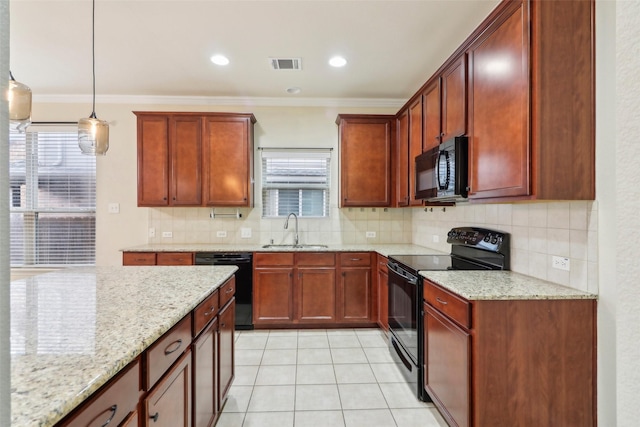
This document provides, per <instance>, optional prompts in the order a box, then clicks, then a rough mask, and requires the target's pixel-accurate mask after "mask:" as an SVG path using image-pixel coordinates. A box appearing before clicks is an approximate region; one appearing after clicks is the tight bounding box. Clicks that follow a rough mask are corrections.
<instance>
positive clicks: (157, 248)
mask: <svg viewBox="0 0 640 427" xmlns="http://www.w3.org/2000/svg"><path fill="white" fill-rule="evenodd" d="M318 244H322V242H319V243H318ZM122 251H123V252H302V251H307V252H377V253H379V254H380V255H384V256H389V255H431V254H434V255H437V254H443V252H441V251H438V250H436V249H431V248H427V247H424V246H419V245H412V244H406V245H405V244H386V245H385V244H370V245H355V244H354V245H348V244H346V245H328V246H327V247H326V248H317V247H314V248H295V249H290V248H264V247H262V245H214V244H206V243H202V244H199V243H174V244H164V245H163V244H148V245H140V246H133V247H129V248H124V249H122Z"/></svg>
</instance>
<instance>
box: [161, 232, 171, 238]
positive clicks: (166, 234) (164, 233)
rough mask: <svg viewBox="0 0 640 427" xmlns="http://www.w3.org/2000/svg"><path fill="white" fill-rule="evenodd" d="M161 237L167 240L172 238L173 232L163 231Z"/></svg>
mask: <svg viewBox="0 0 640 427" xmlns="http://www.w3.org/2000/svg"><path fill="white" fill-rule="evenodd" d="M162 237H167V238H169V239H171V238H173V232H172V231H163V232H162Z"/></svg>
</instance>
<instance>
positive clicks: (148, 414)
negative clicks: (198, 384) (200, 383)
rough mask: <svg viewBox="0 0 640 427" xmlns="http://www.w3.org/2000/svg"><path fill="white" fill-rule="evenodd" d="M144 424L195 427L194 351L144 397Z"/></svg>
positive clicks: (157, 426) (149, 425) (161, 426)
mask: <svg viewBox="0 0 640 427" xmlns="http://www.w3.org/2000/svg"><path fill="white" fill-rule="evenodd" d="M144 408H145V412H144V414H145V417H144V422H143V426H144V427H191V351H187V352H186V353H185V354H183V355H182V357H181V358H180V359H179V360H178V362H176V364H175V365H174V366H173V368H171V370H170V371H169V373H167V374H166V376H165V377H163V379H162V380H160V382H159V383H158V384H157V385H156V386H155V387H154V389H153V390H152V391H151V392H150V393H149V394H148V395H147V397H146V398H145V399H144Z"/></svg>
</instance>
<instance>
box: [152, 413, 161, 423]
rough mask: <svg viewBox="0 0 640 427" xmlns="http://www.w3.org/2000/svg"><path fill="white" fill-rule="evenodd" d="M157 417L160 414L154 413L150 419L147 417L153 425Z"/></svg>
mask: <svg viewBox="0 0 640 427" xmlns="http://www.w3.org/2000/svg"><path fill="white" fill-rule="evenodd" d="M159 415H160V414H158V413H157V412H156V413H155V414H153V415H152V416H151V417H149V418H151V419H152V420H153V422H154V423H155V422H158V416H159Z"/></svg>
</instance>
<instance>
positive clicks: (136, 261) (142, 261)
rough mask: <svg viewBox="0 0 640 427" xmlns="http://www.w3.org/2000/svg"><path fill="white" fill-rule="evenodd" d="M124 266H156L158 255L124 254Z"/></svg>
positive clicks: (151, 253) (148, 253) (147, 253)
mask: <svg viewBox="0 0 640 427" xmlns="http://www.w3.org/2000/svg"><path fill="white" fill-rule="evenodd" d="M122 265H156V253H155V252H123V253H122Z"/></svg>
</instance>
